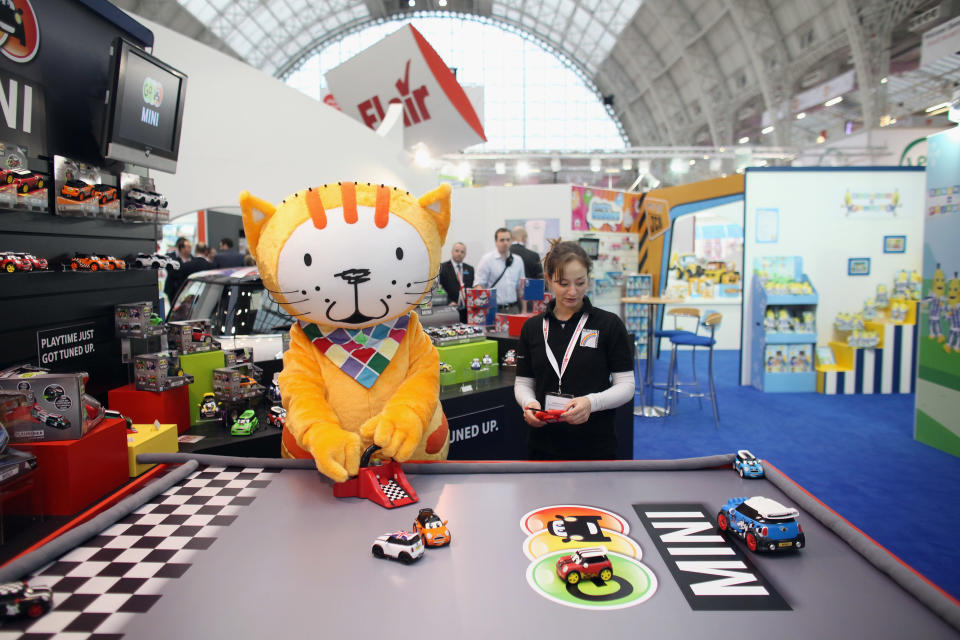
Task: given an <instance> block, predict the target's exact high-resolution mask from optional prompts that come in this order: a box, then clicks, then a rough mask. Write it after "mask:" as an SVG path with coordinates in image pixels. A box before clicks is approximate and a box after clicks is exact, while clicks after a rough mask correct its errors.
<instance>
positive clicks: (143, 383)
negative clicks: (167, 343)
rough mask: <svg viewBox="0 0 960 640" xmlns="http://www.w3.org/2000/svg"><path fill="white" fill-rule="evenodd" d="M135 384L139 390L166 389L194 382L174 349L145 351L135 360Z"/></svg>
mask: <svg viewBox="0 0 960 640" xmlns="http://www.w3.org/2000/svg"><path fill="white" fill-rule="evenodd" d="M134 376H135V381H134V384H135V386H136V388H137V390H139V391H166V390H167V389H176V388H177V387H182V386H183V385H185V384H191V383H193V376H191V375H189V374H185V373H184V372H183V369H182V368H181V367H180V356H179V355H177V354H176V353H175V352H173V351H160V352H158V353H145V354H142V355H138V356H137V357H136V358H135V361H134Z"/></svg>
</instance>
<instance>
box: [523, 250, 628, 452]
mask: <svg viewBox="0 0 960 640" xmlns="http://www.w3.org/2000/svg"><path fill="white" fill-rule="evenodd" d="M590 267H591V262H590V258H589V257H588V256H587V254H586V252H585V251H584V250H583V249H582V248H581V247H580V245H579V244H577V243H575V242H559V241H557V242H556V243H554V244H553V246H552V247H551V248H550V251H549V252H548V253H547V255H546V256H544V258H543V272H544V276H545V277H546V280H547V286H548V287H549V288H550V291H551V293H553V296H554V299H553V300H551V301H550V303H549V304H548V305H547V309H546V311H544V312H543V313H541V314H538V315H536V316H533V317H532V318H530V319H529V320H527V321H526V323H524V325H523V329H522V330H521V332H520V342H519V345H518V348H517V378H516V382H515V383H514V387H513V390H514V396H515V397H516V399H517V403H518V404H519V405H520V406H521V407H522V408H523V419H524V421H525V422H526V423H527V424H528V425H530V429H529V433H528V457H529V459H531V460H613V459H615V458H616V457H617V437H616V432H615V430H614V421H613V417H614V411H613V410H614V409H615V408H616V407H618V406H620V405H622V404H624V403H626V402H631V401H632V400H633V394H634V385H635V382H634V377H633V352H632V348H631V346H630V339H629V337H628V336H627V330H626V328H625V327H624V326H623V322H622V321H621V320H620V318H619V317H617V316H616V315H614V314H612V313H610V312H609V311H604V310H602V309H598V308H596V307H594V306H593V305H591V304H590V299H589V298H587V297H586V292H587V287H588V285H589V283H590ZM541 410H557V415H555V416H554V417H552V418H551V420H553V419H555V420H556V422H554V421H551V422H546V421H544V420H541V419H540V418H538V417H537V415H536V414H537V412H538V411H541Z"/></svg>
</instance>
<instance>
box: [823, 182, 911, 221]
mask: <svg viewBox="0 0 960 640" xmlns="http://www.w3.org/2000/svg"><path fill="white" fill-rule="evenodd" d="M838 202H839V205H840V206H839V207H838V209H837V212H838V214H839V215H842V216H844V217H845V218H852V219H869V218H896V217H902V216H904V215H906V214H907V212H909V211H912V210H913V207H909V206H908V207H905V206H904V202H903V198H902V197H901V196H900V190H899V189H896V188H895V189H893V190H892V191H891V190H887V189H877V190H873V189H868V190H864V189H855V188H854V189H850V188H847V189H846V190H845V191H844V193H843V197H842V201H838Z"/></svg>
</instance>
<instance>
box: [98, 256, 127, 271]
mask: <svg viewBox="0 0 960 640" xmlns="http://www.w3.org/2000/svg"><path fill="white" fill-rule="evenodd" d="M102 260H104V261H106V263H107V269H108V270H110V271H113V270H114V269H117V270H119V271H124V270H126V268H127V263H126V261H125V260H121V259H120V258H115V257H113V256H103V258H102Z"/></svg>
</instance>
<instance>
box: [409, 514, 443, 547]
mask: <svg viewBox="0 0 960 640" xmlns="http://www.w3.org/2000/svg"><path fill="white" fill-rule="evenodd" d="M413 531H414V533H419V534H420V535H421V537H422V538H423V540H424V542H425V543H426V545H427V546H428V547H442V546H444V545H448V544H450V532H449V531H448V530H447V521H446V520H441V519H440V517H439V516H437V514H436V513H434V512H433V509H420V512H419V513H418V514H417V519H416V520H414V521H413Z"/></svg>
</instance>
